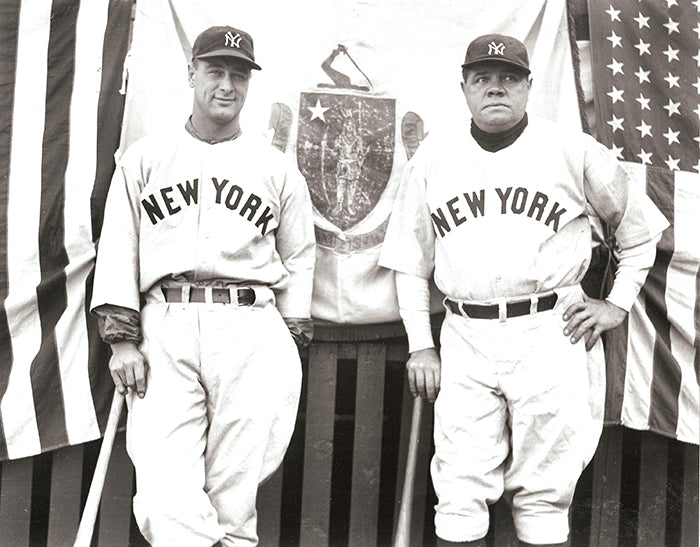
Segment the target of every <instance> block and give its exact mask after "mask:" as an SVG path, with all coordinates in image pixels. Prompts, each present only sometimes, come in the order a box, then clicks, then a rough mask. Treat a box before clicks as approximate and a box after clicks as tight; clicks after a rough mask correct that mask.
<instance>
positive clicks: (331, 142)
mask: <svg viewBox="0 0 700 547" xmlns="http://www.w3.org/2000/svg"><path fill="white" fill-rule="evenodd" d="M395 124H396V101H395V100H394V99H386V98H378V97H363V96H358V95H342V94H334V93H302V94H301V99H300V101H299V130H298V132H297V164H298V166H299V170H300V171H301V173H302V174H303V175H304V177H306V182H307V183H308V185H309V192H310V194H311V201H312V202H313V204H314V207H315V208H316V210H317V211H318V212H319V213H320V214H321V215H322V216H323V217H324V218H326V219H327V220H329V221H330V222H332V223H333V224H334V225H335V226H337V227H338V228H340V229H341V230H343V231H345V230H348V229H350V228H352V227H353V226H355V225H357V224H358V223H359V222H360V221H362V220H363V219H364V218H365V217H366V216H367V215H368V214H369V213H370V212H371V211H372V210H373V209H374V207H375V206H376V205H377V202H378V201H379V199H380V198H381V196H382V193H383V192H384V190H385V188H386V186H387V183H388V182H389V178H390V176H391V169H392V166H393V163H394V133H395V131H394V128H395Z"/></svg>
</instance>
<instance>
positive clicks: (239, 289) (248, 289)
mask: <svg viewBox="0 0 700 547" xmlns="http://www.w3.org/2000/svg"><path fill="white" fill-rule="evenodd" d="M233 290H235V291H236V299H235V302H236V305H238V306H252V305H253V304H255V289H253V287H233V289H232V291H233ZM242 291H243V292H245V291H250V292H251V293H253V301H252V302H242V301H241V292H242ZM231 301H232V302H233V301H234V300H233V299H231Z"/></svg>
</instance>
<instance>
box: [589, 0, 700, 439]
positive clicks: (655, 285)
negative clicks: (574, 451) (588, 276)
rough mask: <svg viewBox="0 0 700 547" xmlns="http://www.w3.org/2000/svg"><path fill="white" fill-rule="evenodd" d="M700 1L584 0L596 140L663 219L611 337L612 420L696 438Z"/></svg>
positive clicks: (699, 422) (609, 412) (608, 407)
mask: <svg viewBox="0 0 700 547" xmlns="http://www.w3.org/2000/svg"><path fill="white" fill-rule="evenodd" d="M699 16H700V0H693V1H691V0H653V1H648V0H612V1H605V2H602V1H592V2H590V3H589V20H590V32H591V51H592V70H593V83H594V95H595V105H596V131H597V137H598V139H599V140H600V141H601V142H603V143H604V144H605V145H607V146H608V147H609V148H611V149H612V150H613V151H614V152H615V154H617V156H618V158H619V159H620V160H623V161H624V162H625V164H626V165H627V167H628V169H629V170H630V172H631V173H633V174H634V175H635V177H636V180H638V181H639V183H640V184H643V185H644V187H645V189H646V191H647V194H648V195H649V196H650V197H651V198H652V200H653V201H654V202H655V203H656V205H657V206H658V207H659V209H660V210H661V211H662V212H663V213H664V214H665V215H666V217H667V219H668V220H669V222H670V224H671V227H670V228H669V229H668V230H666V232H665V233H664V235H663V237H662V240H661V242H660V243H659V245H658V249H657V258H656V263H655V264H654V266H653V268H652V270H651V272H650V274H649V277H648V279H647V281H646V284H645V285H644V287H643V288H642V291H641V293H640V296H639V298H638V299H637V302H636V303H635V306H634V308H633V309H632V311H631V313H630V315H629V318H628V321H627V322H626V323H625V325H623V326H622V327H621V328H619V329H617V330H616V331H614V332H612V333H611V334H610V335H609V336H608V338H607V342H608V343H607V347H606V355H607V362H608V390H607V400H606V419H607V421H608V422H609V423H617V424H622V425H625V426H628V427H631V428H633V429H640V430H650V431H654V432H656V433H660V434H663V435H666V436H669V437H673V438H676V439H679V440H682V441H685V442H691V443H695V444H698V443H699V441H700V433H699V429H700V413H699V411H698V405H699V403H698V400H699V398H700V397H699V387H698V383H699V379H698V378H699V375H698V368H699V363H700V352H699V351H698V344H699V343H700V298H699V294H700V273H699V269H700V245H698V243H697V237H698V234H700V215H698V211H700V177H699V176H698V172H700V68H699V67H700V17H699Z"/></svg>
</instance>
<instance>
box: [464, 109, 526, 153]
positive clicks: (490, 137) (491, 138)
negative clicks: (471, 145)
mask: <svg viewBox="0 0 700 547" xmlns="http://www.w3.org/2000/svg"><path fill="white" fill-rule="evenodd" d="M526 127H527V112H526V113H525V115H524V116H523V118H522V120H520V121H519V122H518V123H516V124H515V125H514V126H513V127H511V128H510V129H506V130H505V131H499V132H498V133H488V132H487V131H484V130H483V129H479V128H478V127H477V125H476V124H475V123H474V120H472V126H471V133H472V137H474V140H476V142H477V143H478V144H479V146H481V148H483V149H484V150H487V151H488V152H498V151H499V150H503V149H504V148H506V147H508V146H510V145H511V144H513V143H514V142H515V141H516V140H517V138H518V137H519V136H520V135H521V134H522V132H523V131H524V130H525V128H526Z"/></svg>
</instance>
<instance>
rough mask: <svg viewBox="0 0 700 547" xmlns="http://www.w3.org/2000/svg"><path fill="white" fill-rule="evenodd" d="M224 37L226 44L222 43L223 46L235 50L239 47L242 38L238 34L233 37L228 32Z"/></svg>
mask: <svg viewBox="0 0 700 547" xmlns="http://www.w3.org/2000/svg"><path fill="white" fill-rule="evenodd" d="M225 36H226V42H224V45H226V46H229V47H237V48H240V47H241V38H242V36H241V35H240V34H238V33H236V35H235V36H234V35H233V34H231V31H230V30H229V31H228V32H227V33H226V35H225Z"/></svg>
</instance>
